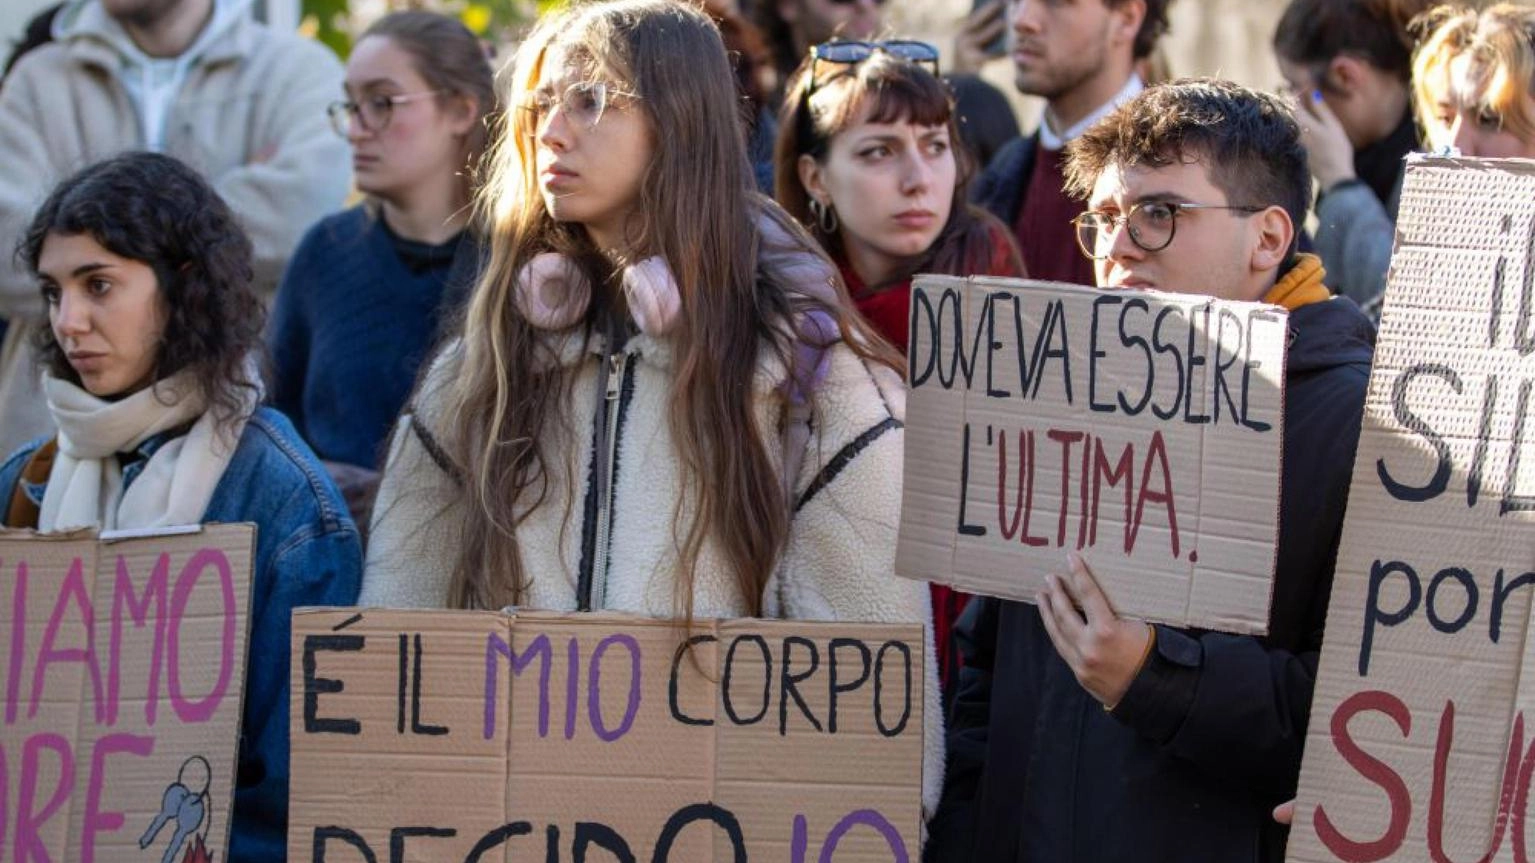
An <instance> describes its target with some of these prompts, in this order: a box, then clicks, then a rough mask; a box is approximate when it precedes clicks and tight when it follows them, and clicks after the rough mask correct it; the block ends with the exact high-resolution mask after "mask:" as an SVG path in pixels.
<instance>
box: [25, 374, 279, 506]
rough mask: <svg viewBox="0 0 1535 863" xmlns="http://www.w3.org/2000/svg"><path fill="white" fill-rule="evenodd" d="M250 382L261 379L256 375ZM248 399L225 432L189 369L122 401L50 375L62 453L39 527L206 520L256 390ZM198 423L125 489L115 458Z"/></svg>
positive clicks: (46, 381)
mask: <svg viewBox="0 0 1535 863" xmlns="http://www.w3.org/2000/svg"><path fill="white" fill-rule="evenodd" d="M249 379H250V380H252V381H259V378H258V377H255V376H253V375H252V376H249ZM247 392H248V396H247V399H246V402H245V405H244V408H243V409H242V410H241V412H240V417H239V420H238V422H236V423H235V424H234V426H233V427H232V428H230V429H228V431H227V432H225V431H221V430H220V429H219V426H218V423H217V422H216V421H215V419H214V417H213V414H212V412H210V411H208V410H207V409H206V408H207V402H206V399H205V398H204V397H203V395H202V393H201V388H200V387H198V386H197V383H196V381H194V380H193V379H192V377H191V376H190V375H189V374H187V373H185V372H182V373H180V374H176V375H173V376H172V377H169V378H167V379H165V380H163V381H160V382H158V383H156V384H155V385H154V386H151V387H146V388H144V389H142V390H140V391H138V392H136V393H134V394H133V395H131V396H128V397H127V398H124V399H121V400H119V401H106V400H104V399H100V398H97V397H96V396H93V395H91V394H90V393H88V392H86V391H85V390H84V389H82V388H80V387H79V386H76V385H75V384H72V383H69V382H68V381H62V380H59V379H57V378H54V377H52V376H50V375H44V376H43V393H44V395H45V396H46V397H47V399H48V409H49V411H50V412H51V413H52V414H53V421H54V422H55V423H56V424H57V425H58V427H59V436H58V441H59V451H58V455H57V456H56V457H55V458H54V461H53V469H52V471H51V472H50V473H49V474H48V488H47V490H46V491H44V493H43V505H42V512H41V515H40V516H39V518H38V529H40V530H44V531H53V530H69V529H72V528H77V527H99V528H101V529H102V530H117V529H126V528H147V527H168V526H170V525H180V524H197V523H199V522H201V521H202V518H203V513H204V511H206V510H207V508H208V501H209V500H211V499H212V498H213V490H214V489H215V488H216V487H217V486H218V483H219V480H220V479H221V478H223V476H224V470H225V468H227V467H229V460H230V459H231V458H233V457H234V451H235V447H236V446H237V445H238V443H239V440H240V434H241V433H242V432H243V431H244V430H245V422H246V420H247V419H249V417H250V414H251V412H252V411H253V410H254V409H255V405H256V403H257V402H258V401H260V397H261V394H260V391H259V389H258V390H257V391H255V392H253V393H252V392H249V391H247ZM188 422H191V423H192V428H191V430H190V431H189V432H187V433H186V434H184V435H181V436H179V437H177V438H175V439H174V440H170V441H167V442H166V443H165V444H164V445H163V446H161V447H160V448H159V449H157V450H155V452H154V455H152V456H150V458H149V461H148V463H146V464H145V465H144V467H143V468H142V470H141V471H140V473H139V475H138V477H137V478H136V479H134V481H133V484H132V485H131V486H129V487H128V489H127V490H126V492H125V491H124V489H123V472H122V467H121V465H120V464H119V462H118V458H117V454H118V453H129V452H133V451H134V450H135V449H137V448H138V446H139V445H140V444H142V443H143V442H144V441H146V440H148V439H149V438H151V437H153V436H154V435H157V434H159V433H161V432H164V431H168V430H170V429H174V428H176V427H178V426H181V425H185V424H186V423H188Z"/></svg>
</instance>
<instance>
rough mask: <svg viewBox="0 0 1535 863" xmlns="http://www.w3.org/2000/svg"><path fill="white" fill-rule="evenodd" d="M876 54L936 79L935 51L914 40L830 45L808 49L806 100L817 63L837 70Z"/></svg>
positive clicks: (839, 41) (832, 43) (808, 96)
mask: <svg viewBox="0 0 1535 863" xmlns="http://www.w3.org/2000/svg"><path fill="white" fill-rule="evenodd" d="M875 52H882V53H885V54H889V55H890V56H892V57H899V58H900V59H902V60H905V61H906V62H908V63H918V64H924V65H927V66H929V67H930V68H929V71H931V72H932V73H933V76H934V77H937V76H938V49H937V48H936V47H934V46H933V45H932V44H930V43H928V42H919V41H917V40H915V39H887V40H885V41H883V42H855V41H841V40H837V41H833V42H822V43H821V44H819V45H812V46H810V60H811V63H810V83H809V85H808V86H806V88H805V98H807V99H808V98H810V96H811V95H812V94H813V93H815V88H816V78H815V67H816V64H817V63H835V64H837V65H839V66H855V65H857V64H859V63H862V62H863V61H865V60H867V59H869V58H870V57H873V56H874V54H875Z"/></svg>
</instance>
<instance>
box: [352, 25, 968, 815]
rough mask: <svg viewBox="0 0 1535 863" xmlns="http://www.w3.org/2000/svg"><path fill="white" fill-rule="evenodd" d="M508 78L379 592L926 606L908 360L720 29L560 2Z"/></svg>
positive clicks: (399, 445) (547, 605) (391, 495)
mask: <svg viewBox="0 0 1535 863" xmlns="http://www.w3.org/2000/svg"><path fill="white" fill-rule="evenodd" d="M510 83H511V93H510V94H509V98H508V104H509V105H511V106H515V107H513V108H512V109H511V110H509V112H508V116H507V120H506V123H505V128H504V130H503V131H502V133H501V134H500V136H499V138H500V139H499V141H498V150H497V152H496V153H495V154H494V155H493V156H492V159H491V164H492V173H491V175H490V176H489V178H488V180H487V182H486V185H485V187H484V190H483V192H482V195H481V198H480V201H479V207H478V211H477V212H478V214H479V217H480V218H481V219H482V220H483V224H484V235H485V236H486V237H487V238H488V246H489V258H488V263H487V266H486V268H485V271H484V272H483V274H482V275H481V276H480V278H479V281H478V283H477V284H476V285H475V288H474V291H473V294H472V296H471V298H470V301H469V306H468V309H467V314H466V316H465V321H464V327H463V334H462V337H461V338H460V339H457V340H455V341H453V342H451V343H450V344H448V345H447V346H445V348H444V349H443V351H442V353H441V354H440V355H439V356H438V357H437V359H436V360H435V361H434V363H433V365H432V367H431V369H430V371H429V372H428V373H427V374H426V375H425V377H424V378H423V380H422V382H421V384H420V385H419V387H418V390H417V392H416V394H415V395H414V396H413V398H412V401H411V404H410V406H409V408H408V413H407V414H406V415H405V416H403V417H402V418H401V420H400V422H399V424H398V427H397V428H396V431H395V435H394V439H393V442H392V444H391V448H390V453H389V461H388V464H387V466H386V468H385V471H384V480H383V484H382V486H381V488H380V491H379V498H378V502H377V505H376V507H375V510H374V521H373V530H372V537H373V539H372V542H371V545H370V548H369V554H368V562H367V565H366V569H365V575H364V588H363V596H362V600H361V601H362V603H363V604H365V605H379V606H390V607H452V608H501V607H503V606H506V605H516V606H519V607H528V608H541V609H555V610H567V611H576V610H579V611H588V610H591V611H595V610H601V609H610V610H618V611H626V612H631V613H638V614H644V615H649V616H653V617H664V618H672V619H677V620H681V621H690V620H691V619H692V618H695V617H699V618H703V617H714V618H731V617H783V618H794V619H809V620H830V621H836V620H840V621H881V622H913V623H916V622H926V621H927V620H928V616H929V601H928V595H927V586H926V585H925V584H923V583H921V582H915V581H907V580H904V579H901V578H897V577H896V576H895V575H894V572H893V569H894V557H895V528H896V524H897V521H898V517H899V508H900V497H901V493H900V492H901V457H902V445H903V431H902V421H903V419H904V413H905V398H904V390H903V386H902V382H901V375H900V369H901V365H902V363H901V361H900V357H899V356H898V355H897V354H896V353H895V351H894V350H893V349H892V348H891V347H890V345H889V344H888V343H887V342H885V341H884V340H883V339H881V338H880V337H879V336H878V335H877V334H876V333H875V332H873V331H872V330H871V329H869V327H868V325H867V324H865V323H864V322H863V321H862V319H861V318H859V317H858V316H857V314H856V312H855V311H854V310H853V306H852V303H851V301H850V300H849V299H848V298H847V295H846V292H845V289H844V288H843V287H842V286H841V284H840V282H839V281H838V279H837V278H836V273H835V270H834V268H832V266H831V264H830V262H828V261H827V260H826V259H825V257H824V256H823V255H822V254H821V253H820V252H819V250H817V249H816V247H815V245H814V243H813V241H811V240H810V238H809V237H807V236H805V234H804V233H803V231H801V230H800V229H799V228H798V227H797V226H796V225H795V224H794V222H793V220H792V219H790V218H789V217H788V216H787V215H786V214H784V213H783V211H782V210H780V209H779V208H777V207H776V206H775V205H774V204H772V202H771V201H769V200H767V199H766V198H763V197H761V196H760V195H758V194H757V193H755V192H754V191H753V178H752V175H751V173H750V170H749V167H748V163H747V158H746V150H745V143H744V140H743V133H742V129H741V126H740V123H739V122H738V116H739V115H738V112H737V111H736V105H737V94H736V86H735V79H734V76H732V75H731V73H730V65H729V61H728V60H727V58H726V53H725V49H724V47H723V44H722V43H721V40H720V35H719V31H718V30H717V29H716V28H715V26H714V24H713V23H712V22H711V21H710V20H709V19H708V18H707V17H706V16H705V15H704V14H703V13H701V12H700V11H698V10H696V9H694V8H692V7H690V6H688V5H686V4H682V3H675V2H668V0H618V2H610V3H591V4H578V5H573V6H570V7H566V8H565V9H562V10H561V11H559V12H556V13H554V14H552V15H549V16H548V17H546V18H545V19H544V20H543V21H541V22H540V24H539V26H538V27H537V28H536V29H535V30H534V31H533V33H532V34H531V35H530V36H529V37H528V39H527V40H526V41H525V42H524V43H523V44H522V46H521V47H520V49H519V52H518V54H517V57H516V59H515V61H514V65H513V70H512V76H511V82H510ZM929 656H930V653H929ZM927 675H928V685H927V686H926V687H925V689H924V691H925V692H927V693H928V694H929V696H930V698H929V701H928V703H929V705H930V707H929V710H928V712H927V714H926V715H927V717H928V718H929V722H928V728H927V740H928V741H929V746H928V747H927V752H926V763H925V786H926V787H925V790H926V792H927V793H926V794H925V802H926V803H927V804H929V806H931V805H932V804H933V803H935V802H936V795H937V790H938V788H939V787H940V785H941V780H942V771H943V764H942V740H941V733H940V728H939V726H940V724H941V717H940V716H939V715H938V711H937V709H936V706H935V705H936V690H937V686H936V679H935V678H936V674H935V669H934V665H933V663H932V660H931V659H929V660H928V669H927Z"/></svg>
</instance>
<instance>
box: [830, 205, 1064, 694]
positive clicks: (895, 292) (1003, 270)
mask: <svg viewBox="0 0 1535 863" xmlns="http://www.w3.org/2000/svg"><path fill="white" fill-rule="evenodd" d="M1010 242H1011V241H1010V239H1009V238H1008V237H1007V235H1006V233H1005V232H1004V231H1003V230H1002V229H1001V228H1000V227H999V228H998V229H997V231H996V232H995V235H994V236H993V243H992V254H991V260H990V261H989V262H988V263H987V264H986V266H985V267H984V268H983V269H982V270H978V271H976V272H970V273H954V274H953V275H956V276H1022V275H1024V274H1023V273H1022V272H1020V271H1018V270H1017V268H1016V267H1014V266H1013V265H1012V263H1011V251H1012V249H1011V247H1010ZM1073 248H1075V246H1073ZM838 268H839V269H840V270H841V271H842V280H843V281H844V282H845V283H846V284H847V289H848V292H849V293H851V294H852V295H853V302H854V303H856V304H857V306H858V311H859V312H860V313H861V314H862V315H863V316H864V318H866V319H867V320H868V321H869V323H871V324H873V325H874V329H876V330H878V331H879V334H880V335H882V336H884V337H885V338H886V339H889V340H890V342H891V343H892V344H894V345H895V346H896V347H897V348H899V349H900V351H901V353H903V354H904V353H906V348H907V341H908V336H909V334H910V325H909V323H908V320H909V318H908V315H909V314H910V313H909V311H908V308H909V306H910V304H911V279H905V280H903V281H900V282H895V283H892V284H889V285H886V286H884V287H881V288H874V289H870V288H868V287H866V286H865V285H864V283H863V280H862V279H860V278H858V274H857V273H855V272H853V268H852V267H850V266H848V264H847V262H846V261H839V262H838ZM931 588H932V592H933V641H934V643H935V644H936V645H937V648H938V681H939V685H940V686H941V687H942V688H943V689H944V691H948V689H949V686H950V685H951V681H953V680H954V678H953V674H954V673H956V672H957V671H958V670H959V669H958V667H957V663H958V662H959V653H958V651H955V650H952V649H951V648H952V645H951V641H950V633H952V632H953V630H954V621H955V620H957V619H958V618H959V614H960V612H962V611H964V610H965V604H966V603H968V602H969V601H970V594H968V593H964V592H962V591H958V590H955V589H954V588H952V587H949V586H948V585H946V584H934V585H931ZM950 662H954V663H956V666H955V667H954V668H952V669H951V668H950V666H949V663H950Z"/></svg>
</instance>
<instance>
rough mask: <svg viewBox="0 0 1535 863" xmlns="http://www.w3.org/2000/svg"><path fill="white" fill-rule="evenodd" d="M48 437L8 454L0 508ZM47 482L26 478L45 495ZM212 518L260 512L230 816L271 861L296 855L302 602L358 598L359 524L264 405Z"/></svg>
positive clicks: (130, 476) (148, 448) (134, 470)
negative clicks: (294, 746)
mask: <svg viewBox="0 0 1535 863" xmlns="http://www.w3.org/2000/svg"><path fill="white" fill-rule="evenodd" d="M172 437H173V436H172V435H169V434H165V435H159V436H156V437H154V438H151V439H149V440H148V441H145V442H144V444H143V445H142V446H140V447H139V450H138V453H137V454H138V455H139V456H140V458H138V459H137V460H135V461H133V462H132V463H131V464H129V465H128V466H127V467H126V468H125V469H124V471H123V482H124V485H128V484H131V483H132V482H133V480H134V479H135V478H136V477H137V476H138V475H139V472H140V471H141V470H142V468H143V465H144V463H145V462H146V461H148V458H149V456H150V455H152V454H154V452H155V450H157V449H159V448H160V447H161V446H163V445H164V444H165V443H166V442H167V441H168V440H171V439H172ZM41 444H42V441H40V440H39V441H33V442H32V443H30V444H27V445H26V446H24V447H22V448H21V449H20V450H18V451H16V452H15V453H14V454H12V455H11V456H10V458H8V459H6V461H5V462H4V464H0V508H7V509H8V508H9V506H10V496H11V490H12V489H14V488H15V487H16V482H17V479H18V478H19V477H20V474H21V470H22V467H23V466H24V465H25V464H26V461H27V459H28V457H30V456H31V454H32V452H33V450H35V449H37V447H38V446H40V445H41ZM42 492H43V487H42V486H32V487H28V488H27V494H28V495H29V496H31V497H33V498H34V500H37V501H41V500H42ZM203 521H205V522H226V523H229V522H247V521H248V522H255V523H256V525H257V530H256V557H255V568H254V569H253V570H252V576H251V578H252V583H251V607H250V646H249V651H248V653H247V656H248V661H247V663H246V670H245V707H244V715H243V716H242V718H241V721H240V756H239V774H238V776H237V777H236V785H235V804H234V819H233V821H232V822H231V830H230V840H229V856H228V858H227V859H228V860H229V861H230V863H247V861H248V862H249V863H255V861H260V863H271V861H280V860H283V859H286V856H287V851H286V849H287V830H288V669H289V667H290V666H289V646H290V644H291V640H292V639H291V636H290V631H289V621H290V617H291V612H292V611H293V609H294V608H296V607H299V606H305V605H342V606H344V605H353V604H355V603H356V601H357V590H358V586H359V583H360V581H361V578H362V548H361V545H360V543H359V541H358V535H357V528H356V526H355V525H354V524H353V523H352V518H351V516H349V515H348V514H347V509H346V506H345V504H343V503H342V501H341V495H340V494H339V493H338V492H337V491H336V488H335V486H334V485H333V484H332V483H331V480H330V477H329V476H328V475H327V474H326V473H325V469H324V468H322V467H321V466H320V463H319V461H318V460H317V459H316V458H315V456H314V453H313V452H311V451H310V449H309V446H308V445H307V444H305V443H304V442H303V440H302V439H301V438H300V437H299V436H298V433H297V432H295V431H294V430H293V426H292V425H291V424H290V423H289V422H288V420H287V418H286V417H284V416H283V415H282V414H281V413H278V412H277V411H275V410H272V409H271V408H260V409H258V410H257V411H256V413H255V414H254V415H253V416H252V417H251V419H250V422H249V423H247V424H246V426H245V432H244V434H242V435H241V437H240V444H239V446H238V447H237V448H236V449H235V454H234V457H233V458H232V459H231V460H230V462H229V466H228V468H226V469H225V471H224V476H223V478H222V479H220V480H219V484H218V487H217V488H215V489H214V492H213V499H212V500H210V501H209V502H208V509H207V511H206V512H204V513H203Z"/></svg>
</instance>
